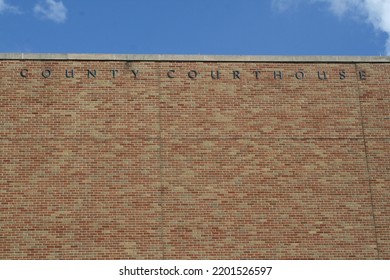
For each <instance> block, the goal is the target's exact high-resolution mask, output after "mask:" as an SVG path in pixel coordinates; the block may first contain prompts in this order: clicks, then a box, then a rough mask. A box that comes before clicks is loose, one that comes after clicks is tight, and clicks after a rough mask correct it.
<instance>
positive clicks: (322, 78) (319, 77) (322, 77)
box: [318, 71, 328, 80]
mask: <svg viewBox="0 0 390 280" xmlns="http://www.w3.org/2000/svg"><path fill="white" fill-rule="evenodd" d="M318 79H320V80H327V79H328V76H327V75H326V72H325V71H322V76H321V73H320V71H318Z"/></svg>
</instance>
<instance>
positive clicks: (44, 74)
mask: <svg viewBox="0 0 390 280" xmlns="http://www.w3.org/2000/svg"><path fill="white" fill-rule="evenodd" d="M50 76H51V70H50V69H45V70H43V71H42V77H44V78H45V79H47V78H50Z"/></svg>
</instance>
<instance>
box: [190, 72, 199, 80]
mask: <svg viewBox="0 0 390 280" xmlns="http://www.w3.org/2000/svg"><path fill="white" fill-rule="evenodd" d="M188 77H189V78H190V79H196V77H198V72H196V71H195V70H191V71H190V72H188Z"/></svg>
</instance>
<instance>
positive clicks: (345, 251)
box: [0, 54, 390, 259]
mask: <svg viewBox="0 0 390 280" xmlns="http://www.w3.org/2000/svg"><path fill="white" fill-rule="evenodd" d="M0 119H1V122H0V137H1V138H0V185H1V187H0V259H390V58H389V57H261V56H251V57H249V56H243V57H234V56H231V57H226V56H170V55H166V56H160V55H149V56H143V55H76V54H75V55H59V54H58V55H41V54H0Z"/></svg>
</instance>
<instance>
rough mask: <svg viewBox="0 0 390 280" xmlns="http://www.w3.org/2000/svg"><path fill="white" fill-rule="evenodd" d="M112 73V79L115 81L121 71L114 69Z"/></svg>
mask: <svg viewBox="0 0 390 280" xmlns="http://www.w3.org/2000/svg"><path fill="white" fill-rule="evenodd" d="M111 72H112V77H113V78H114V79H115V78H116V76H117V74H118V72H119V71H118V70H115V69H114V70H111Z"/></svg>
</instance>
